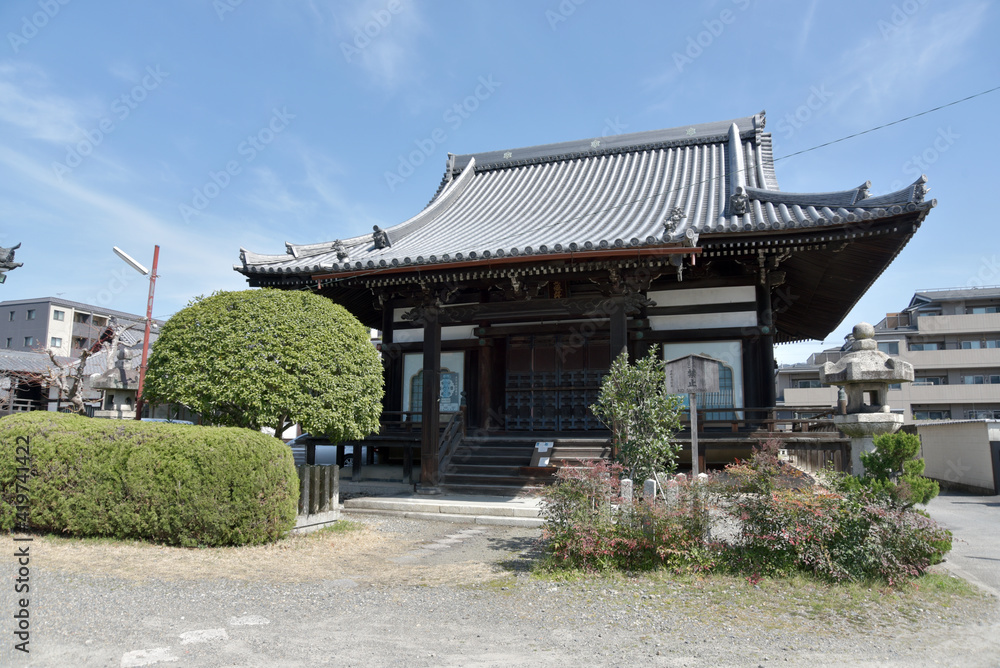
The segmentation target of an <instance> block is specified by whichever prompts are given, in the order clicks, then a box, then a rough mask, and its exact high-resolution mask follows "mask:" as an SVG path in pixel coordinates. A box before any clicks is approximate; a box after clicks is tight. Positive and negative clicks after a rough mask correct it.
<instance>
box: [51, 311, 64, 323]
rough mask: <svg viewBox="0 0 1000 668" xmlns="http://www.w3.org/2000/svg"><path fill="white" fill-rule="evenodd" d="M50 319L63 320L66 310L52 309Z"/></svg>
mask: <svg viewBox="0 0 1000 668" xmlns="http://www.w3.org/2000/svg"><path fill="white" fill-rule="evenodd" d="M52 319H53V320H58V321H59V322H62V321H63V320H65V319H66V311H59V310H56V311H52Z"/></svg>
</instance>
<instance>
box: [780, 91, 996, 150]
mask: <svg viewBox="0 0 1000 668" xmlns="http://www.w3.org/2000/svg"><path fill="white" fill-rule="evenodd" d="M997 90H1000V86H996V87H994V88H990V89H989V90H984V91H981V92H979V93H976V94H975V95H970V96H968V97H963V98H962V99H961V100H955V101H954V102H949V103H947V104H942V105H940V106H937V107H934V108H933V109H927V110H926V111H921V112H920V113H918V114H911V115H910V116H906V117H904V118H900V119H898V120H895V121H892V122H890V123H883V124H882V125H876V126H875V127H873V128H868V129H867V130H862V131H861V132H855V133H854V134H851V135H847V136H846V137H841V138H840V139H834V140H833V141H828V142H825V143H823V144H817V145H816V146H813V147H812V148H805V149H802V150H801V151H796V152H795V153H789V154H788V155H783V156H781V157H780V158H775V159H774V162H778V161H779V160H785V159H786V158H791V157H793V156H796V155H802V154H803V153H808V152H809V151H815V150H816V149H818V148H823V147H824V146H832V145H833V144H838V143H840V142H842V141H847V140H848V139H854V138H855V137H860V136H861V135H866V134H868V133H869V132H875V131H876V130H881V129H882V128H887V127H889V126H892V125H898V124H900V123H903V122H904V121H909V120H912V119H914V118H918V117H920V116H926V115H927V114H930V113H933V112H935V111H940V110H941V109H945V108H946V107H952V106H954V105H956V104H960V103H962V102H967V101H969V100H971V99H973V98H977V97H980V96H981V95H986V94H987V93H992V92H994V91H997Z"/></svg>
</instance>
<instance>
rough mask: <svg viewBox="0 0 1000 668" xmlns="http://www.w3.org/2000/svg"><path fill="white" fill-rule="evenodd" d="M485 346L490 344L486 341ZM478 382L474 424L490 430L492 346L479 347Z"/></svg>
mask: <svg viewBox="0 0 1000 668" xmlns="http://www.w3.org/2000/svg"><path fill="white" fill-rule="evenodd" d="M486 343H487V344H489V343H492V342H491V341H486ZM477 376H478V382H477V383H476V424H477V426H478V427H480V428H481V429H489V428H490V426H491V425H490V407H491V406H492V398H493V346H491V345H484V346H479V369H478V373H477Z"/></svg>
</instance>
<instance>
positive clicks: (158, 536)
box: [0, 411, 299, 547]
mask: <svg viewBox="0 0 1000 668" xmlns="http://www.w3.org/2000/svg"><path fill="white" fill-rule="evenodd" d="M19 436H24V437H27V438H28V439H29V445H30V457H29V458H28V460H27V461H28V465H29V467H30V475H29V476H28V477H27V479H25V478H23V477H21V478H19V477H18V476H19V475H20V474H21V473H23V471H19V470H18V467H19V466H23V465H24V463H25V459H23V451H21V452H17V450H16V446H17V444H18V437H19ZM21 443H22V444H23V440H22V441H21ZM19 457H22V459H21V461H20V462H19V461H18V458H19ZM25 490H26V491H25ZM19 493H26V494H27V503H26V504H25V505H26V506H27V509H28V518H29V519H28V526H29V527H30V528H32V529H35V530H41V531H51V532H54V533H65V534H70V535H74V536H108V537H114V538H125V539H142V540H149V541H155V542H159V543H166V544H171V545H183V546H186V547H195V546H218V545H247V544H251V545H252V544H259V543H265V542H268V541H273V540H275V539H277V538H280V537H281V536H282V535H284V534H285V533H286V532H288V531H289V530H290V529H291V528H292V527H293V526H294V525H295V516H296V512H297V505H298V496H299V482H298V476H297V475H296V473H295V466H294V462H293V459H292V453H291V450H289V448H288V447H287V446H285V445H284V444H283V443H282V442H281V441H280V440H278V439H276V438H274V437H271V436H267V435H265V434H261V433H259V432H254V431H251V430H248V429H237V428H231V427H200V426H191V425H177V424H165V423H155V422H136V421H118V420H97V419H93V418H86V417H82V416H77V415H68V414H64V413H52V412H45V411H36V412H33V413H22V414H19V415H12V416H8V417H5V418H3V419H2V420H0V528H2V529H4V530H6V531H10V530H12V529H14V528H15V527H17V526H20V525H19V524H18V518H17V506H18V505H19V503H21V502H24V501H25V499H24V497H19V496H18V494H19Z"/></svg>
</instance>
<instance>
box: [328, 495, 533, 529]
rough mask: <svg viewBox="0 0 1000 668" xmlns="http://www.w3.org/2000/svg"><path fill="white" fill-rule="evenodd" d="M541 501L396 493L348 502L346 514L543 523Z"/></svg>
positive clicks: (459, 520) (450, 520) (480, 522)
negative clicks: (540, 514) (394, 494)
mask: <svg viewBox="0 0 1000 668" xmlns="http://www.w3.org/2000/svg"><path fill="white" fill-rule="evenodd" d="M539 510H540V506H539V501H538V499H536V498H514V497H513V496H508V495H489V496H487V495H482V494H479V495H459V494H442V495H437V496H414V495H396V496H388V497H359V498H354V499H348V500H346V501H344V513H346V514H350V513H354V512H359V513H376V514H390V513H391V514H397V515H403V516H406V517H415V518H419V519H433V520H439V521H449V522H468V523H474V524H506V525H510V526H539V525H540V524H541V519H540V517H539Z"/></svg>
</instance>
